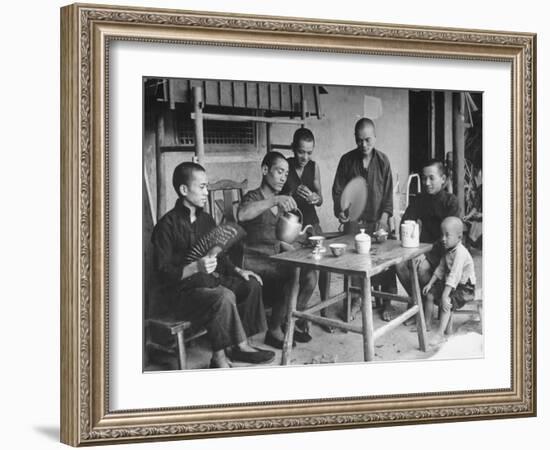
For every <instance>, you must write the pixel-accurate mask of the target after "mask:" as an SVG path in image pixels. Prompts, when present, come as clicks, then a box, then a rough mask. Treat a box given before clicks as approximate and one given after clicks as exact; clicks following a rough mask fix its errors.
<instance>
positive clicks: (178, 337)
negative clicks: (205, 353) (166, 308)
mask: <svg viewBox="0 0 550 450" xmlns="http://www.w3.org/2000/svg"><path fill="white" fill-rule="evenodd" d="M145 326H146V327H147V328H148V329H149V333H147V338H146V343H145V345H146V347H147V348H152V349H155V350H160V351H163V352H165V353H169V354H174V353H176V355H177V360H178V367H179V369H180V370H184V369H187V357H186V352H185V343H186V342H189V341H191V340H193V339H196V338H198V337H200V336H203V335H205V334H206V330H205V329H204V328H201V329H199V330H196V331H194V332H193V333H191V334H189V336H185V331H187V330H189V329H191V322H189V321H186V320H183V321H173V320H169V319H162V318H155V319H146V320H145ZM155 327H156V328H159V329H163V330H168V331H169V332H170V334H171V335H172V336H174V337H175V348H176V352H174V346H168V345H163V344H161V343H159V342H155V341H154V340H153V339H151V328H155Z"/></svg>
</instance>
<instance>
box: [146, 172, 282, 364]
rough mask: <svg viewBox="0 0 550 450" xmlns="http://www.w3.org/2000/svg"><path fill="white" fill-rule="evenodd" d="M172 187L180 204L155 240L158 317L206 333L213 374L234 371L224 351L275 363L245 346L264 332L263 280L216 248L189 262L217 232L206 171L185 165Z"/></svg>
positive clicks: (236, 357) (161, 224)
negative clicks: (208, 206) (184, 322)
mask: <svg viewBox="0 0 550 450" xmlns="http://www.w3.org/2000/svg"><path fill="white" fill-rule="evenodd" d="M172 182H173V186H174V189H175V190H176V192H177V194H178V200H177V201H176V204H175V206H174V208H173V209H172V210H170V211H169V212H167V213H166V214H165V215H164V216H163V217H162V218H161V219H160V220H159V222H158V223H157V225H156V226H155V228H154V230H153V234H152V243H153V261H154V262H153V264H154V268H155V271H156V274H157V279H158V286H157V294H158V298H160V299H162V301H161V302H157V303H158V304H157V305H156V306H157V311H156V312H157V313H164V314H169V315H170V316H171V317H174V318H175V319H176V320H189V321H191V322H193V323H194V324H196V325H197V326H202V327H205V328H206V330H207V332H208V335H207V336H208V338H209V339H210V342H211V345H212V350H213V354H212V359H211V362H210V367H211V368H226V367H231V366H230V363H229V361H228V360H227V358H226V353H225V351H226V349H231V353H230V356H231V358H232V359H234V360H238V361H243V362H248V363H253V364H258V363H268V362H271V361H273V359H274V357H275V354H274V352H272V351H268V350H260V349H257V348H254V347H252V346H251V345H250V344H249V343H248V340H247V336H252V335H255V334H258V333H261V332H263V331H265V329H266V319H265V311H264V307H263V301H262V289H261V283H262V280H261V278H260V277H259V276H258V275H257V274H255V273H254V272H251V271H249V270H243V269H241V268H239V267H236V266H234V265H233V263H232V262H231V261H230V260H229V259H228V258H227V256H226V255H225V253H223V252H221V253H219V251H220V250H222V247H220V246H216V245H212V246H211V247H213V248H205V250H206V251H204V252H203V253H204V255H201V256H200V257H199V256H198V255H197V257H196V259H195V260H194V261H192V262H189V261H190V258H189V255H190V253H192V250H194V249H195V248H196V244H197V242H202V243H203V244H204V239H203V240H202V241H201V238H204V237H205V236H206V235H207V234H208V233H209V232H212V231H213V230H215V229H216V225H215V222H214V219H213V218H212V216H210V215H209V214H208V213H206V212H205V211H204V210H203V208H204V206H205V205H206V202H207V198H208V189H207V186H208V180H207V177H206V172H205V170H204V168H203V167H202V166H200V165H199V164H195V163H191V162H184V163H181V164H179V165H178V166H177V167H176V168H175V169H174V174H173V179H172ZM234 227H235V228H236V227H238V226H237V225H236V224H235V225H234ZM241 232H242V230H241Z"/></svg>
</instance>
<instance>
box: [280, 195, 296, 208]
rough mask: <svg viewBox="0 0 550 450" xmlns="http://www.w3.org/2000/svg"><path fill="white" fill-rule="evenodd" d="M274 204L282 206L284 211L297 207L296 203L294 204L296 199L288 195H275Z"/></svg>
mask: <svg viewBox="0 0 550 450" xmlns="http://www.w3.org/2000/svg"><path fill="white" fill-rule="evenodd" d="M275 204H276V205H277V206H280V207H281V208H283V210H284V211H285V212H286V211H293V210H295V209H298V205H297V204H296V201H295V200H294V199H293V198H292V197H290V196H289V195H276V196H275Z"/></svg>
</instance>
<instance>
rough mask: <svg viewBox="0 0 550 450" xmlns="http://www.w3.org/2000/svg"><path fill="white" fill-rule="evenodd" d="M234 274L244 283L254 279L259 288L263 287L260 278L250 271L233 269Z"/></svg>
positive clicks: (238, 268)
mask: <svg viewBox="0 0 550 450" xmlns="http://www.w3.org/2000/svg"><path fill="white" fill-rule="evenodd" d="M235 273H236V274H237V275H239V276H240V277H241V278H243V279H244V280H246V281H249V280H250V277H252V278H255V279H256V281H257V282H258V283H260V286H263V285H264V282H263V281H262V277H261V276H260V275H258V274H257V273H254V272H252V271H251V270H246V269H241V268H240V267H235Z"/></svg>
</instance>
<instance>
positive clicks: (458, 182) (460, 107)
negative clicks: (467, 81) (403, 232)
mask: <svg viewBox="0 0 550 450" xmlns="http://www.w3.org/2000/svg"><path fill="white" fill-rule="evenodd" d="M453 165H454V183H453V188H454V192H455V195H456V197H457V199H458V207H459V210H460V215H463V214H464V94H463V93H462V92H454V93H453Z"/></svg>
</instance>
